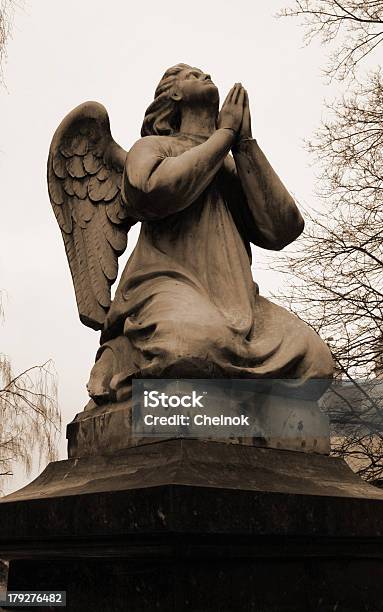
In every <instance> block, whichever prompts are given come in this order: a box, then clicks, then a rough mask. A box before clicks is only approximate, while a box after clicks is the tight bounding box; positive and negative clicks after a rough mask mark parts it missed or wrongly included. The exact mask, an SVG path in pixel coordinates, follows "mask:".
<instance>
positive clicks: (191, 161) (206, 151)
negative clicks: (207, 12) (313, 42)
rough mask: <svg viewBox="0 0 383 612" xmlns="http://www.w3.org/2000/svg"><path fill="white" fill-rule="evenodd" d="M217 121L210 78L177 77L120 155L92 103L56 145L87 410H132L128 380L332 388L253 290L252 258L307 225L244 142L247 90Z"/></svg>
mask: <svg viewBox="0 0 383 612" xmlns="http://www.w3.org/2000/svg"><path fill="white" fill-rule="evenodd" d="M218 109H219V94H218V89H217V87H216V86H215V84H214V83H213V82H212V80H211V77H210V75H209V74H206V73H204V72H203V71H202V70H199V69H197V68H193V67H191V66H188V65H186V64H177V65H176V66H174V67H172V68H170V69H168V70H167V71H166V72H165V74H164V76H163V77H162V79H161V81H160V83H159V85H158V87H157V89H156V91H155V96H154V101H153V102H152V103H151V104H150V106H149V108H148V109H147V111H146V113H145V117H144V121H143V125H142V129H141V136H142V137H141V138H140V139H139V140H138V141H137V142H136V143H135V144H134V145H133V147H132V148H131V149H130V151H129V152H126V151H125V150H124V149H123V148H121V147H120V146H119V145H118V144H117V143H116V142H115V141H114V140H113V137H112V135H111V131H110V125H109V118H108V114H107V111H106V109H105V108H104V107H103V106H102V105H100V104H98V103H96V102H86V103H84V104H81V105H80V106H78V107H77V108H75V109H74V110H73V111H72V112H71V113H69V114H68V115H67V116H66V117H65V119H64V120H63V121H62V123H61V124H60V126H59V127H58V129H57V131H56V133H55V135H54V137H53V140H52V144H51V147H50V152H49V160H48V185H49V195H50V200H51V203H52V206H53V209H54V212H55V215H56V218H57V221H58V224H59V226H60V229H61V232H62V235H63V239H64V244H65V249H66V254H67V257H68V262H69V265H70V270H71V273H72V278H73V284H74V289H75V293H76V299H77V305H78V311H79V315H80V319H81V321H82V322H83V323H84V324H85V325H88V326H89V327H92V328H93V329H100V330H102V331H101V341H100V348H99V350H98V352H97V355H96V362H95V365H94V366H93V369H92V371H91V375H90V380H89V382H88V391H89V395H90V396H91V398H92V399H93V400H94V402H96V404H104V403H107V402H117V401H121V400H124V399H125V398H127V397H129V394H130V392H131V381H132V378H153V377H160V378H178V377H181V378H214V377H217V378H222V377H227V378H250V379H251V378H257V379H259V378H284V379H285V378H288V379H295V380H296V381H297V382H298V383H299V382H300V381H302V382H304V381H307V380H310V379H330V378H331V376H332V370H333V364H332V358H331V354H330V351H329V349H328V347H327V345H326V344H325V343H324V342H323V341H322V340H321V339H320V338H319V336H318V335H317V334H316V333H315V332H314V331H313V330H312V329H310V328H309V327H308V326H307V325H306V324H305V323H304V322H303V321H301V320H300V319H298V318H297V317H296V316H295V315H293V314H292V313H290V312H289V311H287V310H285V309H284V308H282V307H280V306H277V305H276V304H273V303H272V302H271V301H269V300H268V299H266V298H264V297H262V296H261V295H260V294H259V290H258V286H257V284H256V283H255V282H254V281H253V278H252V273H251V249H250V245H251V244H254V245H257V246H259V247H262V248H264V249H271V250H280V249H282V248H283V247H285V246H286V245H288V244H289V243H291V242H292V241H294V240H295V239H296V238H297V237H298V236H299V234H300V233H301V232H302V229H303V225H304V223H303V219H302V217H301V215H300V212H299V210H298V208H297V206H296V204H295V202H294V200H293V198H292V197H291V195H290V194H289V192H288V191H287V189H286V188H285V187H284V185H283V184H282V182H281V180H280V179H279V178H278V176H277V174H276V173H275V171H274V170H273V168H272V167H271V165H270V163H269V162H268V160H267V158H266V157H265V155H264V153H263V152H262V150H261V149H260V147H259V145H258V143H257V141H256V140H255V139H253V136H252V131H251V118H250V108H249V100H248V95H247V92H246V90H245V89H244V87H243V86H242V85H241V84H240V83H237V84H235V85H234V87H233V88H232V89H231V90H230V92H229V94H228V95H227V97H226V99H225V101H224V103H223V105H222V108H221V111H220V112H218ZM137 222H140V223H141V230H140V235H139V238H138V242H137V245H136V247H135V249H134V250H133V252H132V255H131V257H130V258H129V261H128V263H127V264H126V266H125V269H124V270H123V272H122V275H121V279H120V282H119V285H118V287H117V290H116V293H115V297H114V299H113V301H111V286H112V284H113V282H114V281H115V279H116V277H117V273H118V257H119V255H121V254H122V253H123V252H124V250H125V248H126V243H127V234H128V231H129V228H130V227H131V226H132V225H133V224H135V223H137Z"/></svg>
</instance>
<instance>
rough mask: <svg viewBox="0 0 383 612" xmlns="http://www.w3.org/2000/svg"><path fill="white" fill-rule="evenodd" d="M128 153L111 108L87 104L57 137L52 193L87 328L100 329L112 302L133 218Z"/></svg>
mask: <svg viewBox="0 0 383 612" xmlns="http://www.w3.org/2000/svg"><path fill="white" fill-rule="evenodd" d="M126 155H127V152H126V151H125V150H124V149H122V148H121V147H120V146H119V145H118V144H117V143H116V142H115V141H114V140H113V137H112V134H111V132H110V124H109V117H108V113H107V111H106V109H105V108H104V107H103V106H102V105H101V104H98V103H97V102H85V103H84V104H80V106H77V107H76V108H75V109H73V110H72V111H71V112H70V113H69V114H68V115H67V116H66V117H65V119H64V120H63V121H62V122H61V124H60V125H59V127H58V128H57V130H56V132H55V135H54V136H53V139H52V143H51V146H50V150H49V158H48V190H49V196H50V200H51V204H52V207H53V210H54V213H55V215H56V219H57V221H58V224H59V226H60V229H61V232H62V235H63V239H64V244H65V250H66V254H67V258H68V262H69V266H70V270H71V273H72V278H73V284H74V289H75V293H76V299H77V306H78V311H79V315H80V319H81V321H82V323H84V324H85V325H87V326H89V327H92V328H93V329H101V328H102V327H103V323H104V320H105V316H106V313H107V311H108V309H109V306H110V303H111V294H110V289H111V286H112V284H113V282H114V281H115V280H116V277H117V273H118V257H119V255H121V254H122V253H123V252H124V251H125V248H126V244H127V232H128V231H129V228H130V227H131V225H133V223H135V221H133V219H131V218H129V217H128V215H127V213H126V209H125V206H124V204H123V202H122V199H121V193H120V189H121V179H122V171H123V168H124V164H125V159H126Z"/></svg>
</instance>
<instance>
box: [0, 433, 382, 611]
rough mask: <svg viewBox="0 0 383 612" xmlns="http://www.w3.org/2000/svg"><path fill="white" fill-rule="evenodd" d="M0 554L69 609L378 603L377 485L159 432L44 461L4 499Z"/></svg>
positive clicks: (295, 457) (318, 463)
mask: <svg viewBox="0 0 383 612" xmlns="http://www.w3.org/2000/svg"><path fill="white" fill-rule="evenodd" d="M1 556H2V557H3V558H10V559H12V561H11V564H10V577H9V588H13V589H16V588H20V589H28V588H32V586H33V587H34V588H36V585H38V586H39V587H40V588H46V589H48V588H55V589H57V588H60V589H66V590H67V591H68V601H69V605H68V610H76V611H77V610H84V609H94V610H105V609H107V610H126V609H127V606H128V609H129V610H133V611H135V612H142V611H146V610H147V611H148V612H149V611H150V612H151V611H152V610H156V609H158V610H163V611H166V612H172V611H174V612H182V611H184V610H193V611H194V612H196V611H199V612H202V611H203V612H205V611H207V612H209V611H211V612H212V611H213V610H214V611H216V610H223V611H231V610H232V611H234V610H235V611H237V610H241V611H242V610H244V611H247V610H248V611H250V610H251V611H257V612H266V611H267V612H277V611H278V612H293V611H294V612H308V610H310V612H311V611H312V610H318V611H320V612H330V611H331V612H333V610H334V609H336V610H337V612H360V611H361V610H365V611H370V612H378V611H380V610H381V609H382V607H383V595H382V592H381V588H380V584H381V581H382V580H383V491H381V490H379V489H377V488H375V487H371V486H370V485H368V484H366V483H364V482H363V481H361V480H360V479H359V478H358V477H357V476H356V475H355V474H354V473H353V472H351V471H350V470H349V468H348V467H347V466H346V464H345V463H344V462H343V461H341V460H339V459H335V458H332V457H326V456H322V455H315V454H311V455H310V454H305V453H298V452H291V451H278V450H272V449H262V448H255V447H250V446H242V445H227V444H221V443H219V442H201V441H197V440H171V441H166V442H158V443H154V444H150V445H147V446H141V447H135V448H130V449H127V450H124V451H120V452H118V453H115V454H112V455H106V456H99V457H91V456H90V457H83V458H80V459H70V460H67V461H61V462H57V463H54V464H51V465H50V466H48V467H47V469H46V470H45V471H44V472H43V473H42V475H41V476H40V477H39V478H38V479H37V480H36V481H34V482H33V483H31V484H30V485H28V486H27V487H25V488H24V489H22V490H21V491H19V492H17V493H14V494H12V495H11V496H8V497H7V498H5V499H4V500H2V503H0V557H1Z"/></svg>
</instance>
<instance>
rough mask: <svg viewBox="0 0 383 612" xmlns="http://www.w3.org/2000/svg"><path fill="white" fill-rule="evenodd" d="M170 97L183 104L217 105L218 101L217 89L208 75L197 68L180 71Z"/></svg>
mask: <svg viewBox="0 0 383 612" xmlns="http://www.w3.org/2000/svg"><path fill="white" fill-rule="evenodd" d="M171 97H172V98H173V100H175V101H177V102H181V101H182V102H183V103H184V104H188V103H189V104H193V103H194V104H195V103H196V102H199V103H200V102H206V103H217V102H218V100H219V94H218V88H217V87H216V85H214V83H213V81H212V80H211V77H210V74H206V73H205V72H202V70H200V69H199V68H185V69H184V70H181V72H180V73H179V75H178V78H177V81H176V83H175V85H174V88H173V91H172V93H171Z"/></svg>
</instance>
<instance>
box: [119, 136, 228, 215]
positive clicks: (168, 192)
mask: <svg viewBox="0 0 383 612" xmlns="http://www.w3.org/2000/svg"><path fill="white" fill-rule="evenodd" d="M166 142H168V141H166ZM232 142H233V133H232V132H231V131H230V130H226V129H219V130H217V131H216V132H214V134H213V135H212V136H211V137H210V138H209V139H208V140H206V142H204V143H202V144H200V145H198V146H196V147H193V148H192V149H190V150H188V151H185V152H184V153H182V154H181V155H178V156H177V157H172V156H171V152H170V151H168V150H167V149H166V143H164V140H163V139H162V137H158V136H146V137H145V138H142V139H141V140H139V141H138V142H137V143H136V144H135V145H134V146H133V147H132V149H131V150H130V151H129V153H128V156H127V160H126V164H125V172H124V179H123V195H124V199H125V201H126V203H127V206H128V214H129V215H130V216H132V217H133V218H135V219H138V220H150V219H161V218H163V217H167V216H168V215H171V214H174V213H176V212H179V211H181V210H183V209H185V208H187V207H188V206H190V204H192V203H193V202H194V201H195V200H196V199H197V198H198V197H199V196H200V195H201V193H202V192H203V191H204V189H206V187H207V186H208V185H209V184H210V182H211V181H212V180H213V178H214V176H215V174H216V173H217V172H218V170H219V169H220V167H221V165H222V163H223V160H224V159H225V157H226V155H227V153H228V152H229V150H230V147H231V145H232ZM163 143H164V144H163Z"/></svg>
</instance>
